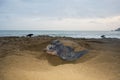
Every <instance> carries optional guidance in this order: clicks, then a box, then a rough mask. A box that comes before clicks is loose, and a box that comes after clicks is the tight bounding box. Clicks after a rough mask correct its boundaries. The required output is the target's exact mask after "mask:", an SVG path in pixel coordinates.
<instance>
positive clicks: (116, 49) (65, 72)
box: [0, 36, 120, 80]
mask: <svg viewBox="0 0 120 80" xmlns="http://www.w3.org/2000/svg"><path fill="white" fill-rule="evenodd" d="M55 39H67V40H73V41H75V42H77V43H79V44H80V45H81V46H82V47H85V48H87V49H88V50H89V53H88V54H86V55H84V56H83V57H81V58H80V59H78V60H76V61H72V62H68V61H63V60H61V59H60V58H58V57H57V56H51V55H48V54H46V52H44V51H43V49H44V48H45V47H46V46H47V45H48V44H49V43H50V42H51V41H52V40H55ZM119 79H120V39H110V38H109V39H73V38H59V37H56V38H52V37H45V36H44V37H42V36H41V37H32V38H26V37H0V80H119Z"/></svg>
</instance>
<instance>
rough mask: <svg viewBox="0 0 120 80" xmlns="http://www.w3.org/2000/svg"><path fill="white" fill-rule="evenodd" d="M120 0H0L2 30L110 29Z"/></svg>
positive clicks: (113, 23) (114, 21)
mask: <svg viewBox="0 0 120 80" xmlns="http://www.w3.org/2000/svg"><path fill="white" fill-rule="evenodd" d="M119 3H120V0H92V1H90V0H0V23H1V24H0V29H64V28H65V29H66V30H67V29H68V27H70V30H77V29H79V30H91V29H94V30H103V29H105V30H110V29H113V28H114V26H116V27H117V26H119V25H120V24H119V23H118V22H119V20H120V19H118V18H119V16H120V10H119V9H120V5H119Z"/></svg>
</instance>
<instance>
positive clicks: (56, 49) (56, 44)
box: [46, 40, 88, 61]
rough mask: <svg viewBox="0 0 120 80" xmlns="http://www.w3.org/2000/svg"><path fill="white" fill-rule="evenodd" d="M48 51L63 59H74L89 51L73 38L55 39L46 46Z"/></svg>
mask: <svg viewBox="0 0 120 80" xmlns="http://www.w3.org/2000/svg"><path fill="white" fill-rule="evenodd" d="M46 52H47V53H48V54H50V55H56V56H58V57H60V58H61V59H63V60H67V61H73V60H76V59H78V58H80V57H81V56H83V55H84V54H86V53H88V50H87V49H85V48H83V47H81V46H80V45H79V44H78V43H76V42H74V41H71V40H53V41H52V42H51V44H49V45H48V46H47V47H46Z"/></svg>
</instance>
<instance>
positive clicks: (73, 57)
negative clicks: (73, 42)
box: [62, 50, 88, 61]
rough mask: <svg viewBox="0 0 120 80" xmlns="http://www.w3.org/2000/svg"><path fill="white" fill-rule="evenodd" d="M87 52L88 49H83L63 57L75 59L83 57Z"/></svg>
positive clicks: (69, 59)
mask: <svg viewBox="0 0 120 80" xmlns="http://www.w3.org/2000/svg"><path fill="white" fill-rule="evenodd" d="M86 53H88V50H83V51H79V52H76V53H72V54H71V56H65V57H64V58H62V59H64V60H66V61H74V60H77V59H79V58H80V57H82V56H83V55H85V54H86Z"/></svg>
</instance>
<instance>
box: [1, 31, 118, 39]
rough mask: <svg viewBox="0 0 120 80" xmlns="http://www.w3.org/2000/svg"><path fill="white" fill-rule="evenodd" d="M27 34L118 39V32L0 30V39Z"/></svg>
mask: <svg viewBox="0 0 120 80" xmlns="http://www.w3.org/2000/svg"><path fill="white" fill-rule="evenodd" d="M27 34H34V36H38V35H49V36H52V37H56V36H60V37H64V36H65V37H73V38H101V37H100V36H101V35H105V36H106V37H107V38H120V31H57V30H0V37H6V36H26V35H27Z"/></svg>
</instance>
